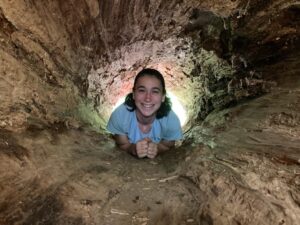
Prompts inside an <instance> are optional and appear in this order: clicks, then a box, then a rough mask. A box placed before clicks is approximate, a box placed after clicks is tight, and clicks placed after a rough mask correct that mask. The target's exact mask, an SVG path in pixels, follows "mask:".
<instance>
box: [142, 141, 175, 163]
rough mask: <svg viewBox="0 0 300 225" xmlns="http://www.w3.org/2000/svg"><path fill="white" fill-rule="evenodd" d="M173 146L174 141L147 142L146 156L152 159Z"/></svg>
mask: <svg viewBox="0 0 300 225" xmlns="http://www.w3.org/2000/svg"><path fill="white" fill-rule="evenodd" d="M174 146H175V141H166V140H162V141H160V142H159V143H154V142H151V141H150V142H149V146H148V150H147V156H148V158H150V159H154V158H155V157H156V156H157V155H158V154H159V153H162V152H165V151H168V150H169V149H171V148H172V147H174Z"/></svg>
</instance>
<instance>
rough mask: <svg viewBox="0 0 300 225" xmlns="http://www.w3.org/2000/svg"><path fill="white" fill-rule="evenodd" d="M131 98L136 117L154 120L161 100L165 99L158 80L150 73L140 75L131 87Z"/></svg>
mask: <svg viewBox="0 0 300 225" xmlns="http://www.w3.org/2000/svg"><path fill="white" fill-rule="evenodd" d="M133 99H134V102H135V105H136V114H137V117H138V119H140V120H141V119H142V120H154V119H155V116H156V113H157V111H158V109H159V108H160V106H161V104H162V102H164V101H165V94H164V91H163V87H162V84H161V82H160V80H159V79H158V78H156V77H155V76H151V75H144V76H142V77H140V78H139V79H138V80H137V81H136V84H135V87H134V89H133Z"/></svg>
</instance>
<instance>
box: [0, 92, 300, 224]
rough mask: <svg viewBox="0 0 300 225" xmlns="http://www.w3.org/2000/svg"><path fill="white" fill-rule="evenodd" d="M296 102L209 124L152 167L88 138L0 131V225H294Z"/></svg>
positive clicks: (295, 98)
mask: <svg viewBox="0 0 300 225" xmlns="http://www.w3.org/2000/svg"><path fill="white" fill-rule="evenodd" d="M275 100H276V101H275ZM299 101H300V90H299V89H293V90H286V89H281V88H276V90H274V91H273V92H272V93H270V94H268V95H265V96H262V97H260V98H258V99H255V100H252V101H249V102H245V103H244V104H242V105H240V106H237V107H234V108H231V109H227V110H224V111H221V112H218V113H215V114H211V115H210V116H209V117H208V118H207V120H206V121H205V122H204V123H202V124H199V126H194V127H193V129H192V130H190V131H189V132H187V133H186V135H185V137H186V138H185V141H184V142H183V145H182V146H180V147H178V148H176V149H175V150H173V151H170V152H168V153H166V154H164V155H161V156H159V157H158V158H156V159H154V160H150V159H136V158H134V157H132V156H130V155H128V154H126V153H124V152H121V151H120V150H118V149H116V148H115V147H114V143H113V141H112V139H110V137H109V136H106V135H100V134H97V133H95V132H92V131H88V130H84V129H81V130H80V129H79V130H75V129H67V128H65V127H63V126H59V125H56V126H53V127H51V128H49V127H48V128H47V129H46V128H45V129H43V128H40V129H37V128H36V127H35V128H34V127H32V128H31V129H29V130H28V131H27V132H26V133H19V134H17V133H10V132H8V131H4V130H1V132H0V144H1V151H0V157H1V158H0V161H1V165H0V184H1V185H0V190H1V192H0V199H1V201H0V224H3V225H10V224H30V225H32V224H64V225H65V224H118V225H127V224H140V225H146V224H208V225H212V224H291V225H294V224H297V221H299V220H300V218H299V215H300V207H299V206H300V192H299V190H300V188H299V187H300V161H299V159H300V139H299V122H300V120H299V118H300V117H299ZM284 109H285V110H284ZM217 118H219V119H217ZM208 146H210V147H208Z"/></svg>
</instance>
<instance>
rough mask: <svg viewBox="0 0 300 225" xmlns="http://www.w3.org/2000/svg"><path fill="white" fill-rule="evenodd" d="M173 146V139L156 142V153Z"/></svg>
mask: <svg viewBox="0 0 300 225" xmlns="http://www.w3.org/2000/svg"><path fill="white" fill-rule="evenodd" d="M174 146H175V141H161V142H159V143H158V144H157V149H158V153H162V152H166V151H168V150H170V149H171V148H173V147H174Z"/></svg>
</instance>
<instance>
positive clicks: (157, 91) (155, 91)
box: [152, 89, 160, 94]
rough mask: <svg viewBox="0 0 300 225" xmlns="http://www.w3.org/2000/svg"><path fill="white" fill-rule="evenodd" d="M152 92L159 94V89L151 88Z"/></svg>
mask: <svg viewBox="0 0 300 225" xmlns="http://www.w3.org/2000/svg"><path fill="white" fill-rule="evenodd" d="M152 93H153V94H160V90H159V89H154V90H152Z"/></svg>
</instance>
